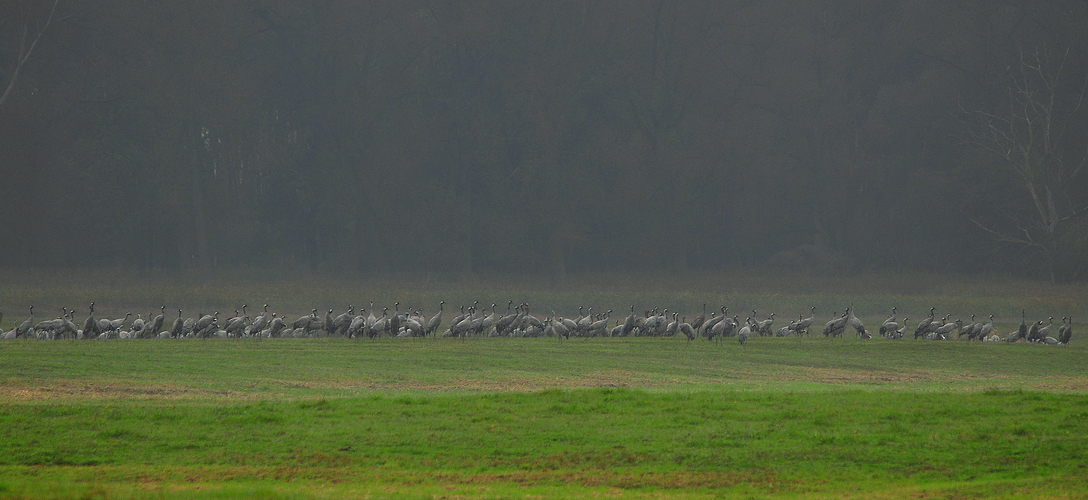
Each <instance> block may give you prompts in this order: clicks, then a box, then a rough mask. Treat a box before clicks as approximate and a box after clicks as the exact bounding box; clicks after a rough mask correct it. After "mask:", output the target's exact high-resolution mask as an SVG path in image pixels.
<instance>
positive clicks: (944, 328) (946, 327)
mask: <svg viewBox="0 0 1088 500" xmlns="http://www.w3.org/2000/svg"><path fill="white" fill-rule="evenodd" d="M962 326H963V320H962V319H957V320H956V321H953V322H950V323H945V324H943V325H941V326H940V327H939V328H937V330H936V331H935V332H934V333H936V334H937V337H939V338H940V340H946V339H947V338H948V336H949V335H951V334H952V331H953V330H955V329H957V328H960V327H962Z"/></svg>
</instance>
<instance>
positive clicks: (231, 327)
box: [223, 304, 249, 337]
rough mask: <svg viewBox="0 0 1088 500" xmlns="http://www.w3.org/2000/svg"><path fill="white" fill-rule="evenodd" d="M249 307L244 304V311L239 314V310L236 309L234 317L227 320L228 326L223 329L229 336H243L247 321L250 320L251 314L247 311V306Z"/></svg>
mask: <svg viewBox="0 0 1088 500" xmlns="http://www.w3.org/2000/svg"><path fill="white" fill-rule="evenodd" d="M247 307H249V306H248V305H246V304H242V313H241V314H238V311H237V310H235V311H234V317H232V318H230V319H228V320H227V326H225V327H223V330H225V331H226V332H227V335H228V336H231V337H241V336H242V334H243V333H245V328H246V321H248V320H249V314H248V313H247V312H246V308H247Z"/></svg>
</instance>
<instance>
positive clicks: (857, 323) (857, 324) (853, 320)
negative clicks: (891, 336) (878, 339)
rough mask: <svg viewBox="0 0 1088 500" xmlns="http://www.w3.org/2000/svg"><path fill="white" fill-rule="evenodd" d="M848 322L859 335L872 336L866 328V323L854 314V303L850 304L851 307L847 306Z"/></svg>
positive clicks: (862, 336) (863, 336)
mask: <svg viewBox="0 0 1088 500" xmlns="http://www.w3.org/2000/svg"><path fill="white" fill-rule="evenodd" d="M846 315H847V317H846V322H847V323H848V324H849V325H850V326H851V327H852V328H853V329H854V331H856V332H857V333H858V337H861V338H872V335H869V332H868V331H866V330H865V324H864V323H862V322H861V320H860V319H858V317H857V316H855V315H854V304H850V307H847V308H846Z"/></svg>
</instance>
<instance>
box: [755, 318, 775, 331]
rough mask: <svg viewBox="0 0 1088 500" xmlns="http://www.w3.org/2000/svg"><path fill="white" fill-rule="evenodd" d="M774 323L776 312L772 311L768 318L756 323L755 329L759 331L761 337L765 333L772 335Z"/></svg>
mask: <svg viewBox="0 0 1088 500" xmlns="http://www.w3.org/2000/svg"><path fill="white" fill-rule="evenodd" d="M772 324H774V313H771V315H770V316H769V317H768V318H767V319H765V320H763V321H760V322H759V323H756V326H755V328H754V330H755V331H756V332H758V333H759V336H760V337H762V336H764V335H770V334H771V325H772Z"/></svg>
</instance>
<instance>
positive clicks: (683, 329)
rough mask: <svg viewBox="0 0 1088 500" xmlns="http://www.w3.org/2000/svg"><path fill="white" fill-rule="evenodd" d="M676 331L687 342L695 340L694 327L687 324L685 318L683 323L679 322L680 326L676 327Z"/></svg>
mask: <svg viewBox="0 0 1088 500" xmlns="http://www.w3.org/2000/svg"><path fill="white" fill-rule="evenodd" d="M677 329H678V330H680V333H683V334H684V336H685V337H687V338H688V342H691V341H692V340H695V327H694V326H692V325H691V324H690V323H688V322H687V318H684V321H681V322H680V324H679V325H677Z"/></svg>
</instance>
